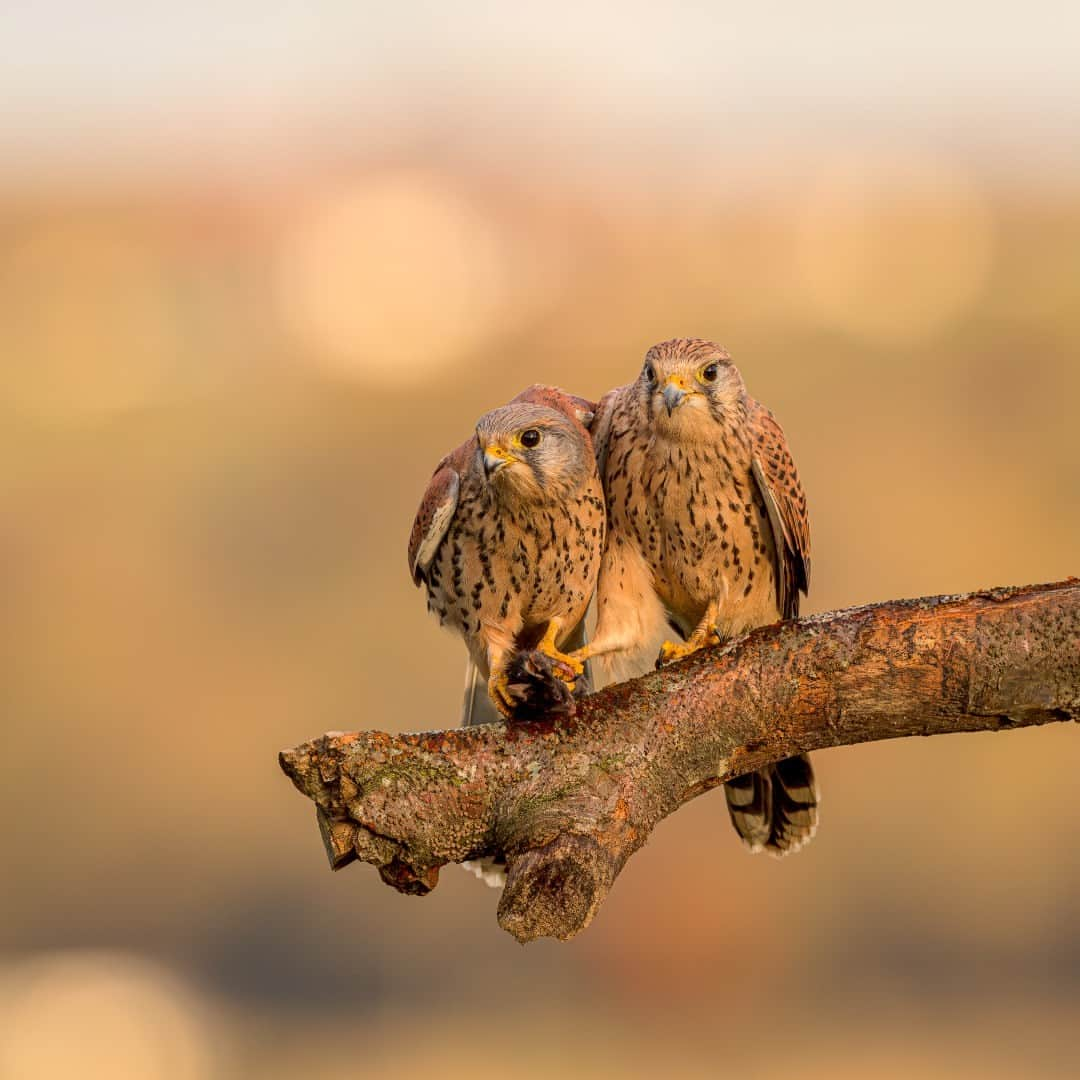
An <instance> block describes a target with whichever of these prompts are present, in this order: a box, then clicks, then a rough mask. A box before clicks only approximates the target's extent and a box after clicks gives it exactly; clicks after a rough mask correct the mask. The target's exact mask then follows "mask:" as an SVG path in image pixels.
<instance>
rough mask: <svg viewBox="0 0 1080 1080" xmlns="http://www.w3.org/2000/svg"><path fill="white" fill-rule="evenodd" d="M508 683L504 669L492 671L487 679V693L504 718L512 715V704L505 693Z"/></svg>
mask: <svg viewBox="0 0 1080 1080" xmlns="http://www.w3.org/2000/svg"><path fill="white" fill-rule="evenodd" d="M509 685H510V679H509V678H508V677H507V674H506V672H505V671H495V672H492V675H491V678H490V679H488V695H489V696H490V698H491V700H492V701H493V702H494V703H495V708H496V709H498V710H499V715H500V716H502V717H503V718H504V719H506V720H509V719H510V718H511V717H512V716H513V715H514V706H513V704H512V702H511V701H510V697H509V695H508V694H507V688H508V687H509Z"/></svg>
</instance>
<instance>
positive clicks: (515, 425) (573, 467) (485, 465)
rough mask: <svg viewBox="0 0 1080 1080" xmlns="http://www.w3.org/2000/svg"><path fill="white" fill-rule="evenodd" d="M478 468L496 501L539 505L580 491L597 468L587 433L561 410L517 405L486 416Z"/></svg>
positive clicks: (479, 427)
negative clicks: (497, 499)
mask: <svg viewBox="0 0 1080 1080" xmlns="http://www.w3.org/2000/svg"><path fill="white" fill-rule="evenodd" d="M476 438H477V442H478V443H479V447H478V449H477V457H476V463H475V468H476V469H477V470H478V471H479V475H480V476H481V477H482V478H483V479H484V481H485V482H486V483H487V484H489V485H490V486H491V490H492V491H493V492H494V494H495V496H496V498H499V499H502V500H510V501H518V502H528V503H539V502H542V501H544V500H548V499H553V498H555V499H558V498H565V497H567V496H569V495H572V494H573V493H575V492H576V491H578V490H579V489H580V488H581V487H582V485H583V484H585V483H586V481H587V480H588V479H589V477H590V476H591V475H592V474H593V472H594V470H595V468H596V459H595V457H594V456H593V450H592V446H591V445H590V444H589V437H588V435H587V434H586V432H585V429H584V428H583V427H582V426H581V425H580V424H579V423H578V422H577V421H575V420H573V419H571V418H570V417H569V416H567V415H566V414H564V413H561V412H559V411H557V410H555V409H549V408H547V407H546V406H544V405H534V404H532V403H531V402H512V403H511V404H509V405H504V406H503V407H502V408H501V409H495V410H493V411H492V412H489V413H487V414H486V415H484V416H482V417H480V420H479V422H478V423H477V425H476Z"/></svg>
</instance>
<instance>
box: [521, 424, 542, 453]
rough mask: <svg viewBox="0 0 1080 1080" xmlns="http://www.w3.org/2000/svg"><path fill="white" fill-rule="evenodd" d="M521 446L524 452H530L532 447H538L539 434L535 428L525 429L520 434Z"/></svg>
mask: <svg viewBox="0 0 1080 1080" xmlns="http://www.w3.org/2000/svg"><path fill="white" fill-rule="evenodd" d="M521 445H522V446H524V447H525V449H526V450H531V449H532V448H533V447H534V446H539V445H540V432H539V431H537V430H536V428H534V427H531V428H527V429H526V430H525V431H523V432H522V433H521Z"/></svg>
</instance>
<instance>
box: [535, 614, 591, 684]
mask: <svg viewBox="0 0 1080 1080" xmlns="http://www.w3.org/2000/svg"><path fill="white" fill-rule="evenodd" d="M561 626H562V620H561V619H552V620H550V622H548V625H547V630H546V631H545V633H544V636H543V638H541V639H540V642H539V644H538V645H537V646H536V648H537V651H538V652H542V653H543V654H544V655H545V656H547V657H549V658H550V659H551V660H554V661H555V675H556V676H557V677H558V678H560V679H562V681H563V682H564V683H566V684H567V686H573V685H574V683H576V682H577V680H578V677H579V676H580V675H581V674H582V673H583V672H584V671H585V662H584V660H583V659H578V656H577V654H575V653H564V652H562V651H561V650H560V649H559V647H558V645H556V644H555V639H556V638H557V637H558V634H559V628H560V627H561ZM580 651H582V650H579V652H580ZM560 666H562V667H563V668H568V669H569V671H570V672H572V673H573V677H572V678H567V674H568V673H567V672H566V671H562V670H560Z"/></svg>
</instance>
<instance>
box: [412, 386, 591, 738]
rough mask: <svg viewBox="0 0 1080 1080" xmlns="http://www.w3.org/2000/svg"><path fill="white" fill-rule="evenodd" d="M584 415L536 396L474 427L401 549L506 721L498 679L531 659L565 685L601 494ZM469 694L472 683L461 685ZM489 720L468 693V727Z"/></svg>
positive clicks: (575, 669) (554, 393)
mask: <svg viewBox="0 0 1080 1080" xmlns="http://www.w3.org/2000/svg"><path fill="white" fill-rule="evenodd" d="M592 410H593V406H592V405H591V403H589V402H586V401H583V400H582V399H580V398H575V397H572V396H571V395H569V394H565V393H563V392H562V391H559V390H556V389H554V388H552V387H544V386H534V387H530V388H529V389H528V390H525V391H523V392H522V393H521V394H520V395H518V397H516V398H515V399H514V400H513V401H512V402H511V403H510V404H508V405H505V406H503V407H502V408H500V409H495V410H494V411H493V412H490V413H487V414H486V415H485V416H483V417H481V418H480V420H479V422H478V423H477V425H476V431H475V433H474V435H473V436H472V438H470V439H468V440H467V441H466V442H464V443H462V445H461V446H459V447H458V448H457V449H456V450H454V451H453V452H452V453H450V454H448V455H447V456H446V457H445V458H443V460H442V461H441V462H440V463H439V465H438V467H437V468H436V470H435V474H434V476H433V477H432V479H431V482H430V483H429V484H428V488H427V491H426V492H425V494H424V498H423V500H422V501H421V504H420V508H419V510H418V511H417V514H416V520H415V521H414V523H413V528H412V535H411V537H410V540H409V570H410V573H411V574H412V576H413V580H414V581H415V583H416V584H417V585H418V586H421V587H422V588H423V589H424V590H425V592H426V594H427V600H428V608H429V610H430V611H432V612H433V613H434V614H435V615H436V616H437V617H438V619H439V621H440V622H441V623H442V624H443V625H444V626H448V627H450V628H451V629H453V630H455V631H457V632H458V633H459V634H460V635H461V636H462V638H463V639H464V641H465V645H466V647H467V649H468V651H469V657H470V661H471V664H472V666H473V669H474V670H475V672H476V673H478V675H479V677H480V678H481V679H482V680H484V682H486V685H487V688H488V691H489V693H490V696H491V700H492V701H493V702H494V704H495V706H496V707H497V709H498V710H499V712H501V713H502V714H503V715H510V713H511V712H512V710H513V701H512V700H511V698H510V696H509V694H508V687H507V670H508V667H509V665H510V662H511V660H512V659H513V657H514V655H515V654H516V653H517V652H518V651H519V650H522V649H539V650H540V651H541V652H544V653H546V654H547V655H548V656H549V657H551V658H553V659H554V660H555V661H557V670H558V671H560V672H561V673H562V674H563V676H564V677H565V678H567V679H568V681H571V682H573V681H574V679H575V676H576V675H578V674H579V673H580V671H581V665H580V664H577V663H575V662H574V661H572V660H570V659H569V658H568V657H567V655H566V654H565V653H563V652H562V649H563V647H572V646H573V645H576V644H579V643H580V641H579V639H578V638H576V637H575V634H576V633H577V632H578V630H579V627H580V624H581V623H582V620H583V618H584V616H585V611H586V609H587V608H588V606H589V601H590V598H591V596H592V594H593V590H594V588H595V585H596V575H597V571H598V568H599V562H600V552H601V549H602V545H603V540H604V532H605V515H604V502H603V492H602V488H601V486H600V477H599V473H598V471H597V465H596V459H595V455H594V451H593V445H592V441H591V439H590V436H589V433H588V430H587V428H586V426H585V424H587V423H588V422H589V421H591V419H592ZM470 685H471V684H470ZM489 717H490V713H489V712H485V711H484V710H482V709H479V708H478V707H476V703H475V700H474V697H473V695H472V693H471V690H470V689H469V688H468V687H467V693H466V718H465V719H466V722H478V721H479V720H481V719H487V718H489Z"/></svg>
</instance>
